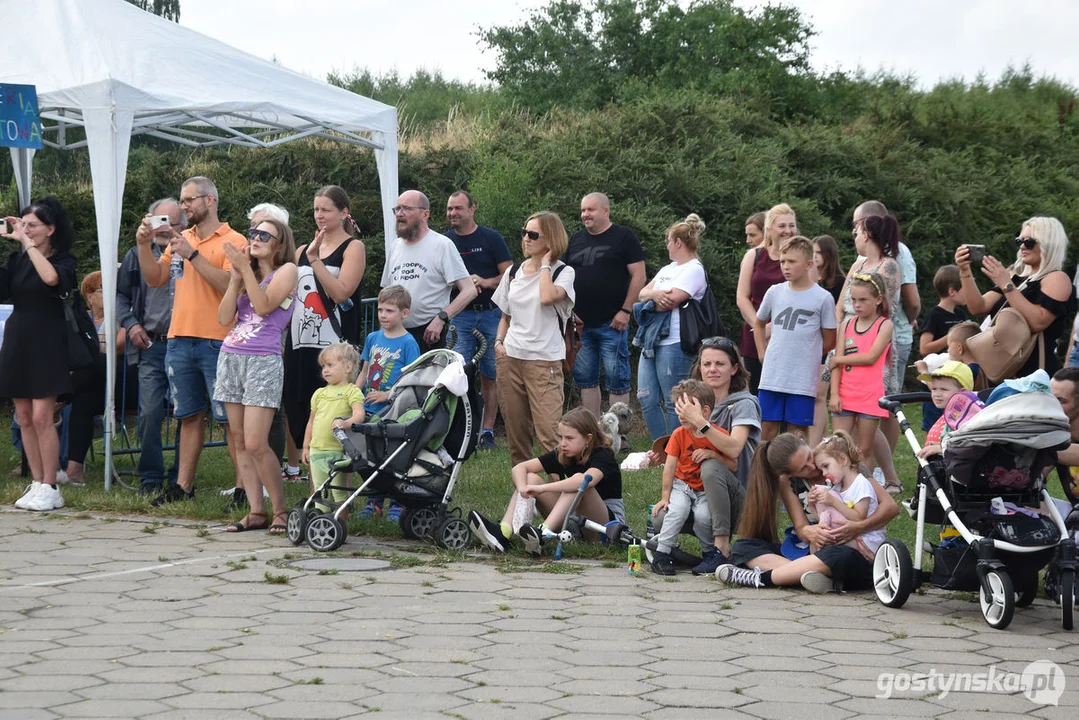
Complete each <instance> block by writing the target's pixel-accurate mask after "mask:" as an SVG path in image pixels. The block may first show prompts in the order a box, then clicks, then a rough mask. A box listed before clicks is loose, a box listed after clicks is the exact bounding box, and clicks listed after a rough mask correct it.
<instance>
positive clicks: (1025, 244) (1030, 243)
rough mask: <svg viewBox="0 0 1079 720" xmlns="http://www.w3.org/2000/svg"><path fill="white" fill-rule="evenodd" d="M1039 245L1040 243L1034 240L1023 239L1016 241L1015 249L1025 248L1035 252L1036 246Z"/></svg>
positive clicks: (1019, 238)
mask: <svg viewBox="0 0 1079 720" xmlns="http://www.w3.org/2000/svg"><path fill="white" fill-rule="evenodd" d="M1037 244H1038V241H1037V240H1035V239H1034V238H1021V237H1017V238H1016V239H1015V249H1016V250H1018V249H1019V248H1023V249H1025V250H1033V249H1034V246H1035V245H1037Z"/></svg>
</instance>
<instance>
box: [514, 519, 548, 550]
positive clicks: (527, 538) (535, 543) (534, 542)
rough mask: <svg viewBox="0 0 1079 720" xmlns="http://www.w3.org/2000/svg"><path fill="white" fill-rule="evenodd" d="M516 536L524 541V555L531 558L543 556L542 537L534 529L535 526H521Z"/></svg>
mask: <svg viewBox="0 0 1079 720" xmlns="http://www.w3.org/2000/svg"><path fill="white" fill-rule="evenodd" d="M517 534H518V535H520V536H521V540H523V541H524V544H525V552H526V553H528V554H529V555H531V556H533V557H539V556H540V555H542V554H543V535H542V534H541V533H540V531H539V530H537V529H536V526H535V525H529V524H527V523H526V524H524V525H522V526H521V531H520V532H519V533H517Z"/></svg>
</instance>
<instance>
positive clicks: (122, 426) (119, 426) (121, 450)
mask: <svg viewBox="0 0 1079 720" xmlns="http://www.w3.org/2000/svg"><path fill="white" fill-rule="evenodd" d="M359 311H360V323H361V328H362V330H361V335H360V337H361V342H363V340H365V339H366V338H367V333H369V332H373V331H374V330H375V329H377V328H378V300H377V298H364V299H363V300H361V301H360V307H359ZM129 352H131V346H130V345H125V347H124V358H123V363H124V364H123V365H122V366H121V367H119V368H118V373H117V374H118V375H119V376H120V377H118V378H117V382H118V383H120V385H121V388H120V398H119V400H120V401H119V403H118V404H117V409H116V412H117V414H118V416H119V417H118V420H119V422H117V423H116V434H115V436H114V438H115V442H114V443H113V447H112V456H113V458H120V457H126V458H128V459H129V460H130V461H131V462H130V466H129V467H128V468H125V469H123V470H120V469H118V467H119V466H118V464H117V463H113V479H114V480H116V482H118V483H120V484H121V485H122V486H123V487H125V488H127V489H129V490H130V489H132V488H131V487H130V486H128V485H127V484H125V483H124V482H123V480H122V479H121V477H122V476H128V477H132V476H134V477H137V476H138V460H137V459H136V456H137V455H140V454H141V453H142V448H141V446H140V442H141V439H140V438H139V437H138V427H139V414H140V413H141V412H142V407H141V405H140V404H139V403H136V411H135V414H134V416H133V417H132V416H130V415H127V414H126V413H125V412H124V408H126V407H127V393H128V390H129V388H128V387H127V372H126V369H127V360H128V353H129ZM132 392H135V393H137V392H138V389H137V388H134V389H132ZM165 403H166V405H167V406H168V407H167V408H166V412H165V422H164V423H163V424H162V427H161V432H162V433H163V434H164V442H163V443H162V447H161V450H162V452H175V451H176V442H175V440H172V441H171V442H170V440H169V439H170V438H175V437H176V435H177V432H178V427H174V426H177V425H178V423H177V421H176V419H175V418H174V417H173V416H172V403H171V402H169V399H168V398H167V397H166V398H165ZM208 417H209V433H208V436H207V440H206V441H205V442H204V443H203V444H202V447H203V448H208V447H225V446H226V444H227V443H226V441H225V432H224V427H223V426H222V427H221V428H220V439H214V435H215V431H217V430H218V425H219V423H216V422H214V418H213V413H209V414H208ZM132 420H133V422H134V428H131V427H129V426H128V424H127V423H128V422H131V421H132ZM102 443H103V438H102ZM90 452H91V453H93V452H94V445H93V444H91V446H90ZM102 452H104V450H103V449H102Z"/></svg>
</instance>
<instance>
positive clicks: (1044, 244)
mask: <svg viewBox="0 0 1079 720" xmlns="http://www.w3.org/2000/svg"><path fill="white" fill-rule="evenodd" d="M1015 249H1016V257H1015V264H1013V265H1012V266H1011V267H1005V266H1004V264H1003V263H1002V262H1000V261H999V260H997V259H996V258H995V257H993V256H992V255H986V256H985V259H983V260H982V274H983V275H985V276H986V277H987V278H989V279H990V280H991V281H992V283H993V288H992V289H990V290H987V291H986V292H984V293H981V292H979V290H978V284H977V283H976V282H975V280H974V273H973V272H971V269H970V263H971V260H970V248H969V247H968V246H966V245H960V246H959V247H958V248H956V251H955V264H956V265H958V266H959V279H960V282H961V284H962V291H963V299H964V301H965V302H966V305H967V310H969V311H970V313H971V315H981V314H988V315H989V317H995V316H996V314H997V313H998V312H1000V309H1001V308H1003V307H1004V305H1005V304H1007V305H1008V306H1009V307H1012V308H1015V309H1016V310H1017V311H1018V312H1019V314H1021V315H1022V316H1023V319H1025V320H1026V321H1027V324H1028V325H1029V326H1030V331H1031V332H1032V333H1042V336H1043V338H1044V340H1045V365H1044V367H1042V365H1041V364H1040V353H1039V351H1038V347H1037V345H1035V348H1034V352H1032V353H1031V354H1030V357H1029V358H1027V361H1026V363H1025V364H1024V365H1023V367H1022V368H1020V369H1019V371H1018V372H1016V373H1015V377H1023V376H1024V375H1029V374H1030V373H1032V372H1034V371H1035V370H1037V369H1038V368H1039V367H1041V368H1042V369H1043V370H1045V371H1046V372H1047V373H1049V375H1050V376H1052V375H1053V373H1055V372H1056V371H1057V370H1059V369H1060V359H1059V358H1058V357H1057V342H1058V341H1059V340H1060V336H1061V334H1062V333H1063V332H1064V330H1065V328H1066V327H1067V324H1068V316H1069V315H1071V314H1072V313H1073V312H1075V304H1076V303H1075V290H1074V288H1073V287H1072V283H1071V279H1070V278H1069V277H1068V275H1067V273H1065V272H1064V271H1063V270H1061V269H1060V268H1061V266H1062V265H1063V264H1064V255H1065V254H1066V253H1067V250H1068V236H1067V234H1066V233H1065V232H1064V226H1063V225H1061V224H1060V221H1059V220H1057V219H1056V218H1053V217H1032V218H1030V219H1029V220H1027V221H1026V222H1025V223H1023V227H1022V229H1021V230H1020V231H1019V237H1017V238H1015Z"/></svg>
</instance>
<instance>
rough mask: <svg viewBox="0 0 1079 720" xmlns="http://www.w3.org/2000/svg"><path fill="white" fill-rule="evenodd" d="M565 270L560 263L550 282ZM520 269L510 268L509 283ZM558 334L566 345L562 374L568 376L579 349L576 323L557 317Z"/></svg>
mask: <svg viewBox="0 0 1079 720" xmlns="http://www.w3.org/2000/svg"><path fill="white" fill-rule="evenodd" d="M565 268H566V264H565V263H562V264H561V265H559V266H558V267H556V268H555V269H554V270H553V271H552V272H551V282H554V281H555V280H557V279H558V276H559V275H560V274H561V273H562V271H563V270H564V269H565ZM520 269H521V263H514V264H513V267H511V268H510V281H512V280H513V278H515V277H517V271H518V270H520ZM558 334H559V335H561V336H562V338H563V340H564V341H565V343H566V357H565V359H564V360H562V374H563V375H569V374H570V373H572V372H573V364H574V363H575V362H576V361H577V351H578V350H580V349H581V333H579V332H578V331H577V323H576V322H573V320H572V318H571V319H570V322H568V323H567V322H566V321H564V320H563V319H562V317H561V316H559V317H558Z"/></svg>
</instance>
